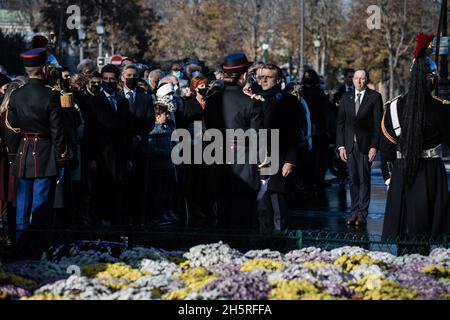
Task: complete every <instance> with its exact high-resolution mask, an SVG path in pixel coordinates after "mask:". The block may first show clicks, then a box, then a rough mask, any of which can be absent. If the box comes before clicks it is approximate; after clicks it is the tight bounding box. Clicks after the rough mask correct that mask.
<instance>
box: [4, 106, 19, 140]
mask: <svg viewBox="0 0 450 320" xmlns="http://www.w3.org/2000/svg"><path fill="white" fill-rule="evenodd" d="M5 119H6V120H5V124H6V127H7V128H8V129H9V130H11V131H13V132H14V133H16V134H17V133H20V128H13V127H12V126H11V125H10V124H9V121H8V110H6V117H5Z"/></svg>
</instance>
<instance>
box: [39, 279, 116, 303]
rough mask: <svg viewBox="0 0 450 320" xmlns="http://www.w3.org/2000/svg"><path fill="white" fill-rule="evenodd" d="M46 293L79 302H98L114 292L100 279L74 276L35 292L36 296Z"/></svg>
mask: <svg viewBox="0 0 450 320" xmlns="http://www.w3.org/2000/svg"><path fill="white" fill-rule="evenodd" d="M45 293H52V294H54V295H58V296H61V297H67V298H72V299H79V300H96V299H100V298H101V297H102V296H105V295H110V294H111V293H112V292H111V290H110V289H109V288H108V287H106V286H105V285H103V284H102V283H101V282H100V280H98V279H89V278H86V277H78V276H76V275H73V276H70V277H69V278H67V279H65V280H60V281H57V282H55V283H52V284H48V285H45V286H43V287H41V288H40V289H38V290H36V292H35V294H45Z"/></svg>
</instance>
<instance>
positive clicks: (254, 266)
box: [241, 259, 285, 272]
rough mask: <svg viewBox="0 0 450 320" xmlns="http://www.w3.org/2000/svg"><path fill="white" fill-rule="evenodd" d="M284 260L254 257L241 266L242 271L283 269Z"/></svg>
mask: <svg viewBox="0 0 450 320" xmlns="http://www.w3.org/2000/svg"><path fill="white" fill-rule="evenodd" d="M284 266H285V264H284V262H282V261H279V260H271V259H253V260H249V261H246V262H244V263H243V264H242V266H241V272H250V271H253V270H270V271H277V270H280V269H283V268H284Z"/></svg>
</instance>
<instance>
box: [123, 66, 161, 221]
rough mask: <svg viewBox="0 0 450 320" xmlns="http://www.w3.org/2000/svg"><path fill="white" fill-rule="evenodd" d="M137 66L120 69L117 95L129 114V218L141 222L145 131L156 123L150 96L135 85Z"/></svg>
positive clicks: (146, 133) (143, 204)
mask: <svg viewBox="0 0 450 320" xmlns="http://www.w3.org/2000/svg"><path fill="white" fill-rule="evenodd" d="M138 77H139V74H138V70H137V67H136V66H135V65H134V64H130V65H127V66H125V67H124V68H123V69H122V76H121V81H122V83H123V90H122V91H121V92H120V95H121V96H122V97H124V98H126V99H127V100H128V104H129V115H130V130H131V135H132V150H131V151H132V155H131V156H132V161H133V169H132V170H131V174H130V177H129V178H130V179H129V188H128V192H129V197H128V201H129V205H128V208H129V210H130V214H131V215H132V216H130V217H129V218H130V221H129V222H131V223H134V224H142V223H143V218H144V211H145V210H146V205H147V204H146V199H145V197H144V189H145V183H146V182H147V180H148V177H147V175H148V174H146V168H145V163H146V162H145V161H144V145H145V143H146V142H147V139H148V134H149V133H150V132H151V131H152V129H153V128H154V126H155V114H154V109H153V99H152V96H151V95H149V94H147V93H146V92H145V91H144V90H142V89H141V88H139V87H138Z"/></svg>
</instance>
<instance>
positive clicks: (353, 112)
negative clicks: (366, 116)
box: [348, 91, 356, 118]
mask: <svg viewBox="0 0 450 320" xmlns="http://www.w3.org/2000/svg"><path fill="white" fill-rule="evenodd" d="M348 105H349V106H350V115H353V118H355V117H356V110H355V109H356V105H355V91H353V92H352V93H351V94H350V98H349V104H348Z"/></svg>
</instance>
